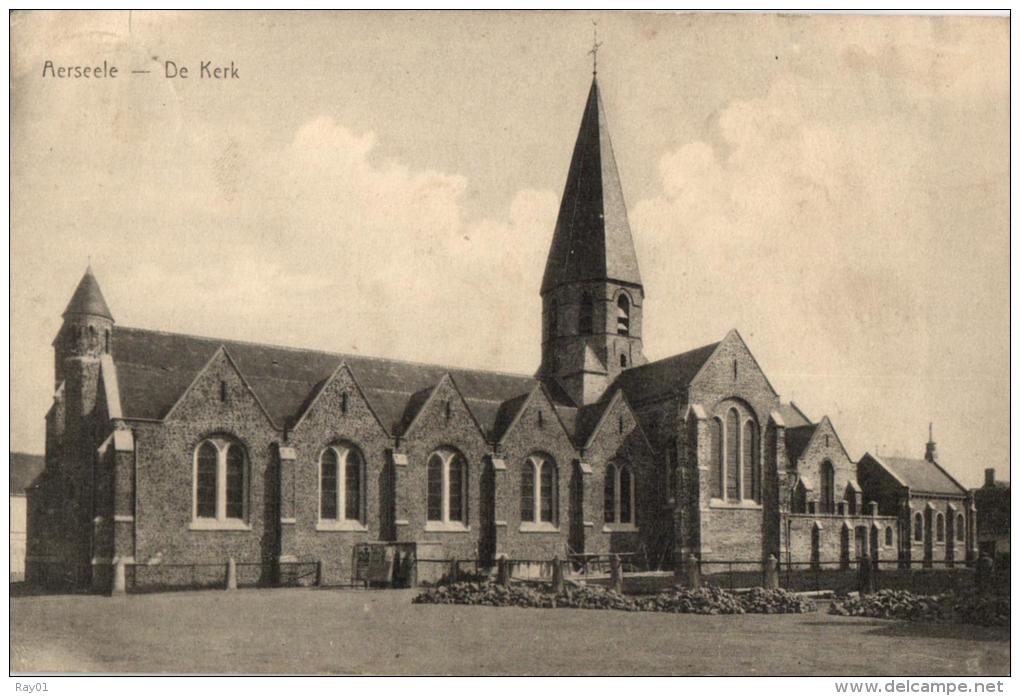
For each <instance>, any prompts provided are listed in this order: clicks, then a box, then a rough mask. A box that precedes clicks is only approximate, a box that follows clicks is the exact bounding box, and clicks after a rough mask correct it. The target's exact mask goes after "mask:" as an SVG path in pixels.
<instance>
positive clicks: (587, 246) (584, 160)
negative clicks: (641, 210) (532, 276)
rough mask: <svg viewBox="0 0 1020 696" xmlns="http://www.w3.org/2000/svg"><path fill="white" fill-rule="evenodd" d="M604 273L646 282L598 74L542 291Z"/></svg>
mask: <svg viewBox="0 0 1020 696" xmlns="http://www.w3.org/2000/svg"><path fill="white" fill-rule="evenodd" d="M605 279H610V280H616V281H620V282H624V283H632V284H634V285H641V273H640V271H639V270H638V263H637V254H636V253H635V252H634V240H633V238H632V237H631V233H630V224H629V223H628V221H627V206H626V204H625V203H624V200H623V187H622V186H621V185H620V174H619V172H618V171H617V169H616V158H615V157H614V156H613V144H612V142H611V141H610V139H609V130H608V128H607V126H606V111H605V107H603V105H602V97H601V96H600V95H599V85H598V81H597V80H594V79H593V80H592V83H591V90H590V91H589V92H588V101H587V103H586V104H585V107H584V116H583V117H582V118H581V128H580V130H579V131H578V133H577V141H576V142H575V144H574V154H573V156H572V157H571V159H570V169H569V171H568V172H567V182H566V185H565V186H564V187H563V198H562V199H561V201H560V212H559V215H558V217H557V218H556V229H555V232H554V233H553V239H552V245H551V246H550V249H549V256H548V259H547V260H546V266H545V275H544V276H543V278H542V293H543V294H544V293H545V292H547V291H549V290H551V289H553V288H554V287H556V286H557V285H560V284H561V283H571V282H577V281H586V280H605Z"/></svg>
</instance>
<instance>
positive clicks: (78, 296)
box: [64, 266, 113, 321]
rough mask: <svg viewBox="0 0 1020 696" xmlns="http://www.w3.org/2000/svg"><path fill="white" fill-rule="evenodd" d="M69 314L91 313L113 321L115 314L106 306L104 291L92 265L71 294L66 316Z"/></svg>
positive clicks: (65, 312)
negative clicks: (100, 287)
mask: <svg viewBox="0 0 1020 696" xmlns="http://www.w3.org/2000/svg"><path fill="white" fill-rule="evenodd" d="M68 314H91V315H93V316H97V317H106V318H107V319H109V320H110V321H113V315H112V314H110V308H109V307H107V306H106V299H105V298H104V297H103V291H102V290H100V289H99V282H98V281H97V280H96V277H95V276H94V275H93V274H92V266H89V267H88V268H86V269H85V275H83V276H82V278H81V282H79V283H78V288H77V289H76V290H75V291H74V295H72V296H71V301H70V302H68V303H67V309H65V310H64V316H65V317H66V316H67V315H68Z"/></svg>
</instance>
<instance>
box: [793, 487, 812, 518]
mask: <svg viewBox="0 0 1020 696" xmlns="http://www.w3.org/2000/svg"><path fill="white" fill-rule="evenodd" d="M791 506H792V508H793V512H794V513H795V514H796V513H799V514H804V513H806V512H807V511H808V510H807V488H805V487H804V481H802V480H798V481H797V485H796V486H794V488H793V500H792V501H791Z"/></svg>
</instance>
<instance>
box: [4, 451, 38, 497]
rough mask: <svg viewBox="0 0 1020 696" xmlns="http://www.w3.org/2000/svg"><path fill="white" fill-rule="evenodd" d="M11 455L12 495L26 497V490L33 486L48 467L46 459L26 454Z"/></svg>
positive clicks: (14, 453) (13, 453) (16, 453)
mask: <svg viewBox="0 0 1020 696" xmlns="http://www.w3.org/2000/svg"><path fill="white" fill-rule="evenodd" d="M10 455H11V459H10V465H11V468H10V477H11V489H10V495H25V489H27V488H29V487H30V486H31V485H32V482H33V481H35V479H36V477H38V476H39V474H41V473H42V471H43V469H44V468H45V467H46V458H45V457H43V455H41V454H25V453H24V452H11V453H10Z"/></svg>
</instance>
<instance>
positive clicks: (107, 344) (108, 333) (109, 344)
mask: <svg viewBox="0 0 1020 696" xmlns="http://www.w3.org/2000/svg"><path fill="white" fill-rule="evenodd" d="M110 348H111V342H110V330H109V329H107V330H106V353H107V354H109V353H110Z"/></svg>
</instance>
